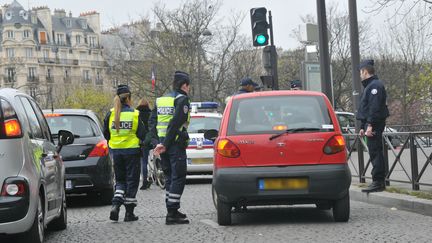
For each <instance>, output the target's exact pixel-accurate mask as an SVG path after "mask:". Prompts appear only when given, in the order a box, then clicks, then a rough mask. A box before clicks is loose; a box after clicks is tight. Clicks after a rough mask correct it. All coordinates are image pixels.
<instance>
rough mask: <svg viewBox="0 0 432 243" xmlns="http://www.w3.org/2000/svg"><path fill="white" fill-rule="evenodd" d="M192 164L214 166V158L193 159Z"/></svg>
mask: <svg viewBox="0 0 432 243" xmlns="http://www.w3.org/2000/svg"><path fill="white" fill-rule="evenodd" d="M191 163H192V164H193V165H199V164H213V158H193V159H192V161H191Z"/></svg>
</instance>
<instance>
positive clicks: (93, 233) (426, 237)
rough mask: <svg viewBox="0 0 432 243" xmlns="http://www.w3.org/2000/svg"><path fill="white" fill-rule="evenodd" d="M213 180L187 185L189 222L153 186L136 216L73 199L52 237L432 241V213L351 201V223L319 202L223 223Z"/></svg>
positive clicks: (251, 212) (259, 210)
mask: <svg viewBox="0 0 432 243" xmlns="http://www.w3.org/2000/svg"><path fill="white" fill-rule="evenodd" d="M210 191H211V184H210V181H209V180H199V181H196V180H194V181H193V182H190V183H189V184H188V185H186V189H185V193H184V195H183V197H182V209H181V211H183V212H184V213H187V214H188V216H189V218H190V220H191V223H190V224H189V225H174V226H166V225H165V224H164V222H165V215H166V210H165V207H164V192H163V191H162V190H161V189H159V188H157V187H155V186H152V187H151V188H150V189H149V190H146V191H139V192H138V201H139V206H138V207H137V208H136V213H137V215H138V216H139V217H140V218H139V220H138V221H136V222H123V221H122V220H123V216H124V208H122V211H121V213H120V215H121V216H120V221H119V222H117V223H115V222H112V221H110V220H109V219H108V217H109V210H110V206H100V205H99V203H98V201H97V199H96V198H91V197H73V198H69V200H68V207H69V209H68V217H69V218H68V228H67V229H66V230H64V231H58V232H56V231H48V232H47V234H46V238H47V240H46V242H122V243H126V242H248V243H249V242H430V239H432V230H431V222H432V218H431V217H428V216H423V215H419V214H415V213H410V212H405V211H399V210H392V209H391V208H385V207H382V206H377V205H370V204H366V203H361V202H355V201H351V218H350V220H349V222H347V223H335V222H333V218H332V214H331V211H320V210H317V209H316V208H315V207H314V205H304V206H283V207H255V208H248V211H247V212H245V213H236V214H234V217H233V225H232V226H226V227H224V226H219V225H218V224H217V223H216V211H215V209H214V206H213V203H212V199H211V193H210Z"/></svg>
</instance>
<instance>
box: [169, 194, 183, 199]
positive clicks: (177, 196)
mask: <svg viewBox="0 0 432 243" xmlns="http://www.w3.org/2000/svg"><path fill="white" fill-rule="evenodd" d="M168 195H169V197H172V198H180V197H181V195H180V194H175V193H169V194H168Z"/></svg>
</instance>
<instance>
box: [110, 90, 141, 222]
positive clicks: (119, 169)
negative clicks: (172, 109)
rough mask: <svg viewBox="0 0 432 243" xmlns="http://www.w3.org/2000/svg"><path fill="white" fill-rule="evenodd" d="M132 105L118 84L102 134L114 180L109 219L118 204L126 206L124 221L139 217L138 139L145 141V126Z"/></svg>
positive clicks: (116, 210)
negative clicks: (137, 208) (111, 160)
mask: <svg viewBox="0 0 432 243" xmlns="http://www.w3.org/2000/svg"><path fill="white" fill-rule="evenodd" d="M131 104H132V100H131V92H130V90H129V87H128V86H127V85H119V86H118V88H117V95H116V96H115V97H114V108H113V109H111V110H110V111H109V112H108V113H107V115H106V116H105V119H104V137H105V139H106V140H108V144H109V148H110V153H111V155H112V157H113V161H114V173H115V180H116V184H115V193H114V197H113V199H112V208H111V212H110V219H111V220H114V221H118V217H119V212H120V206H121V205H124V206H125V208H126V213H125V217H124V221H125V222H128V221H135V220H138V217H137V216H135V214H134V208H135V207H136V205H137V200H136V194H137V191H138V185H139V179H140V140H144V138H145V134H146V128H145V127H144V125H143V123H142V122H141V121H140V120H139V112H138V111H137V110H135V109H133V108H131Z"/></svg>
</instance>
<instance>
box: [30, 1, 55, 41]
mask: <svg viewBox="0 0 432 243" xmlns="http://www.w3.org/2000/svg"><path fill="white" fill-rule="evenodd" d="M32 12H33V14H35V15H36V16H37V18H38V19H39V20H40V22H41V23H42V25H43V26H44V27H45V29H46V31H47V35H48V39H49V40H51V41H52V40H53V38H52V30H53V29H52V17H51V10H50V9H49V8H48V7H47V6H42V7H35V8H33V9H32Z"/></svg>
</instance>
